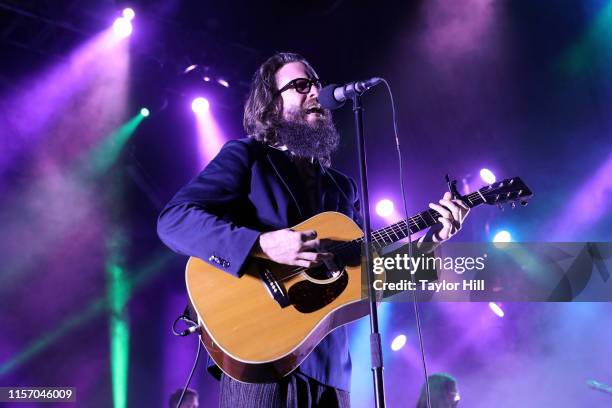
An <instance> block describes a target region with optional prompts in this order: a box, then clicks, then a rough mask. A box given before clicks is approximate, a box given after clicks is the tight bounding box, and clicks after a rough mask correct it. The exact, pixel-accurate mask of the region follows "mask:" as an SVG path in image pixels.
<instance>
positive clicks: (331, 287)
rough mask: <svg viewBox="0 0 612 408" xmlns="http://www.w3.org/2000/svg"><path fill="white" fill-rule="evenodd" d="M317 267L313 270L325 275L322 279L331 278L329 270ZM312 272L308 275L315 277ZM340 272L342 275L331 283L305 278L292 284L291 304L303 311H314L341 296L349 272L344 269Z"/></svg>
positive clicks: (290, 291)
mask: <svg viewBox="0 0 612 408" xmlns="http://www.w3.org/2000/svg"><path fill="white" fill-rule="evenodd" d="M316 269H318V268H315V269H313V270H312V272H313V273H318V274H323V273H324V275H325V277H322V278H320V279H329V277H330V276H331V272H329V271H325V272H322V271H316ZM323 269H325V268H323ZM310 272H311V271H309V273H308V275H310V276H312V277H313V278H314V276H313V273H310ZM339 273H341V275H340V277H339V278H338V279H336V280H335V281H333V282H331V283H325V284H319V283H315V282H311V281H308V280H303V281H300V282H298V283H296V284H295V285H293V286H291V288H289V300H290V301H291V304H293V306H294V307H295V308H296V309H297V310H298V311H299V312H301V313H312V312H315V311H317V310H319V309H321V308H323V307H325V306H327V305H328V304H330V303H331V302H333V301H334V300H335V299H336V298H337V297H338V296H340V294H341V293H342V292H343V291H344V289H345V288H346V285H348V274H347V273H346V272H344V271H341V272H339Z"/></svg>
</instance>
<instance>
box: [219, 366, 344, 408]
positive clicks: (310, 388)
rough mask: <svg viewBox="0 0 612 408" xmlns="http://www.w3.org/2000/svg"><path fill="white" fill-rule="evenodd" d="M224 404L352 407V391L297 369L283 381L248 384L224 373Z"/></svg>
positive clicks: (238, 407) (224, 407) (239, 407)
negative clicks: (327, 384) (326, 382)
mask: <svg viewBox="0 0 612 408" xmlns="http://www.w3.org/2000/svg"><path fill="white" fill-rule="evenodd" d="M219 406H220V408H314V407H325V408H336V407H337V408H349V407H350V406H351V401H350V395H349V393H348V392H346V391H342V390H339V389H337V388H332V387H329V386H326V385H323V384H321V383H318V382H316V381H315V380H313V379H311V378H308V377H306V376H304V375H302V374H300V373H293V374H291V375H288V376H287V377H284V378H283V379H282V380H280V381H279V382H275V383H267V384H245V383H241V382H239V381H236V380H234V379H232V378H231V377H229V376H227V375H225V374H223V375H222V376H221V392H220V395H219Z"/></svg>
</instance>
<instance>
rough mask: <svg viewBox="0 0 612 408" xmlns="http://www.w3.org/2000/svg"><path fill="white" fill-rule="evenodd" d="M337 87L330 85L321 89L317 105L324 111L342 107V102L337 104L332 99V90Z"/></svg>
mask: <svg viewBox="0 0 612 408" xmlns="http://www.w3.org/2000/svg"><path fill="white" fill-rule="evenodd" d="M338 87H339V85H337V84H331V85H327V86H326V87H324V88H323V89H321V90H320V91H319V97H318V99H319V103H320V104H321V106H322V107H323V108H325V109H332V110H333V109H338V108H339V107H341V106H342V105H344V101H342V102H338V101H337V100H336V98H335V97H334V90H335V89H336V88H338Z"/></svg>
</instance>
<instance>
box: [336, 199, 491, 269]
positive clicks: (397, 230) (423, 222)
mask: <svg viewBox="0 0 612 408" xmlns="http://www.w3.org/2000/svg"><path fill="white" fill-rule="evenodd" d="M463 198H464V202H465V203H466V204H467V205H468V206H469V207H470V208H473V207H476V206H478V205H480V204H484V203H485V202H486V201H485V199H484V197H483V196H482V194H481V193H480V192H478V191H476V192H474V193H470V194H468V195H466V196H464V197H463ZM441 216H442V215H441V214H440V213H439V212H437V211H436V210H432V209H431V208H430V209H428V210H425V211H421V212H420V213H418V214H416V215H413V216H412V217H410V218H408V219H404V220H401V221H399V222H396V223H395V224H391V225H389V226H387V227H384V228H381V229H377V230H375V231H373V232H372V233H371V237H372V238H371V242H372V243H373V244H374V246H375V247H378V248H382V247H385V246H387V245H390V244H392V243H394V242H397V241H400V240H402V239H404V238H407V237H408V234H415V233H417V232H419V231H422V230H424V229H425V228H429V227H431V226H433V225H435V224H437V223H438V222H439V221H438V218H440V217H441ZM409 231H410V232H409ZM363 243H364V237H361V238H358V239H355V240H353V241H349V242H345V243H343V244H341V245H340V246H339V247H337V248H333V247H332V248H329V250H331V251H332V252H334V253H335V254H336V255H337V256H339V257H340V258H344V259H347V260H348V259H350V258H354V257H355V256H359V255H360V253H361V246H362V245H363Z"/></svg>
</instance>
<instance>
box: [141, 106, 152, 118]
mask: <svg viewBox="0 0 612 408" xmlns="http://www.w3.org/2000/svg"><path fill="white" fill-rule="evenodd" d="M150 114H151V111H149V110H148V109H147V108H142V109H141V110H140V115H141V116H142V117H145V118H146V117H148V116H149V115H150Z"/></svg>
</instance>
